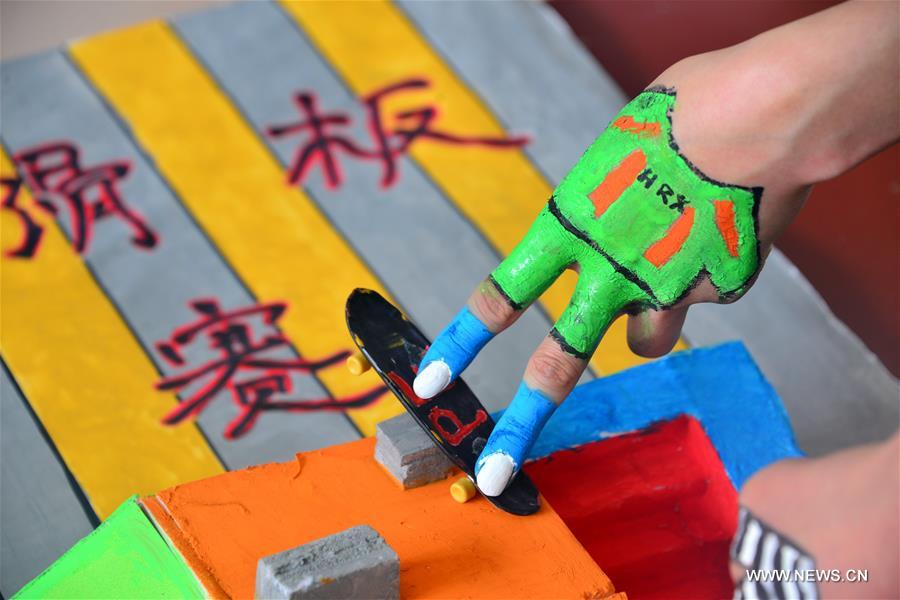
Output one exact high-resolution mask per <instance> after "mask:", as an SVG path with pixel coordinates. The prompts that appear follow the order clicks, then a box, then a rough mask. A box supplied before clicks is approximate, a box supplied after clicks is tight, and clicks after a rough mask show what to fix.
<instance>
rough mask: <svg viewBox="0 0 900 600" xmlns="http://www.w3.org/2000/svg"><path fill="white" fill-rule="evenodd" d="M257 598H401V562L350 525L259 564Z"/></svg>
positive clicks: (371, 534)
mask: <svg viewBox="0 0 900 600" xmlns="http://www.w3.org/2000/svg"><path fill="white" fill-rule="evenodd" d="M256 597H257V598H263V599H265V600H287V599H290V600H301V599H302V600H307V599H312V598H348V599H349V598H365V599H367V600H374V599H379V600H380V599H387V598H399V597H400V560H399V559H398V558H397V553H396V552H394V550H393V549H392V548H391V547H390V546H388V544H387V542H386V541H385V540H384V538H383V537H381V535H379V533H378V532H377V531H375V530H374V529H372V528H371V527H369V526H368V525H359V526H357V527H351V528H350V529H347V530H345V531H342V532H340V533H336V534H334V535H330V536H328V537H324V538H321V539H318V540H315V541H313V542H310V543H308V544H304V545H303V546H298V547H297V548H292V549H290V550H285V551H284V552H279V553H277V554H273V555H271V556H266V557H264V558H261V559H260V560H259V563H258V564H257V567H256Z"/></svg>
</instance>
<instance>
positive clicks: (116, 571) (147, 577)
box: [15, 497, 206, 600]
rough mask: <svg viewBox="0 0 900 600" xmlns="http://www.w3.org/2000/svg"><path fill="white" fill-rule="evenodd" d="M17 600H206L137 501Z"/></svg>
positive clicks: (119, 510)
mask: <svg viewBox="0 0 900 600" xmlns="http://www.w3.org/2000/svg"><path fill="white" fill-rule="evenodd" d="M15 597H16V598H22V599H25V598H72V599H76V598H83V599H85V600H97V599H100V598H110V599H111V600H112V599H116V600H118V599H121V598H181V599H189V598H197V599H200V598H205V597H206V595H205V594H204V591H203V588H202V587H201V586H200V584H199V582H198V580H197V578H196V577H194V574H193V573H192V572H191V570H190V568H189V567H188V566H187V565H186V564H185V563H184V561H183V560H182V559H181V556H180V555H179V554H178V553H177V552H175V551H173V550H172V548H170V547H169V545H168V544H167V543H166V542H165V540H163V538H162V537H161V536H160V533H159V532H158V531H157V530H156V528H155V527H154V525H153V523H152V522H151V521H150V520H149V519H148V518H147V516H146V515H145V514H144V511H143V510H142V509H141V507H140V505H139V504H138V501H137V498H136V497H135V498H131V499H129V500H127V501H126V502H124V503H123V504H122V505H121V506H120V507H119V508H117V509H116V510H115V512H113V513H112V514H111V515H110V517H109V519H107V520H106V521H105V522H104V523H103V524H102V525H100V527H98V528H97V529H96V530H95V531H93V532H92V533H91V534H90V535H88V536H87V537H85V538H84V539H83V540H81V541H80V542H78V543H77V544H76V545H75V546H74V547H73V548H72V549H71V550H69V551H68V552H67V553H66V554H65V555H64V556H63V557H62V558H61V559H60V560H58V561H56V562H55V563H54V564H53V565H52V566H51V567H49V568H48V569H47V570H45V571H44V572H43V573H41V574H40V575H39V576H38V577H36V578H35V579H34V580H32V581H31V583H29V584H28V585H26V586H25V587H24V588H22V590H20V591H19V592H18V593H17V594H16V596H15Z"/></svg>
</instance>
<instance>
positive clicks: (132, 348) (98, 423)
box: [0, 151, 223, 519]
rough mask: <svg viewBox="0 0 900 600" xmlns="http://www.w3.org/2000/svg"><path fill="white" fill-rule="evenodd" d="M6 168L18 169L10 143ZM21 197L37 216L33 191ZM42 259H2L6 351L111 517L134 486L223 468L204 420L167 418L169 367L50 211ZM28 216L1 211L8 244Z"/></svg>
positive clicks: (171, 400) (0, 160)
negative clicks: (197, 423) (147, 349)
mask: <svg viewBox="0 0 900 600" xmlns="http://www.w3.org/2000/svg"><path fill="white" fill-rule="evenodd" d="M0 172H2V176H3V177H14V176H15V173H14V170H13V166H12V163H11V162H10V160H9V158H8V157H7V156H6V154H5V153H3V152H2V151H0ZM19 193H20V196H19V200H18V204H19V206H23V207H26V209H27V208H29V207H30V208H31V209H32V210H31V211H30V212H31V213H32V214H33V215H34V217H35V218H41V217H43V216H44V215H43V214H42V213H41V211H40V210H34V208H35V204H34V203H33V202H32V200H31V197H30V195H29V194H28V192H27V190H25V189H22V190H21V191H20V192H19ZM44 221H46V222H45V223H43V224H44V225H45V228H44V233H43V238H42V239H41V244H40V247H39V248H38V251H37V253H36V254H35V256H34V257H33V258H32V259H30V260H29V259H15V258H8V257H5V256H4V257H3V258H2V262H0V296H2V298H3V310H2V319H0V352H2V354H3V358H4V360H6V363H7V365H9V368H10V370H11V371H12V373H13V375H14V376H15V377H16V380H17V381H18V382H19V384H20V385H21V387H22V390H23V392H24V393H25V396H26V397H27V399H28V402H29V403H30V404H31V406H32V408H33V409H34V412H35V413H36V414H37V416H38V417H39V418H40V420H41V423H42V424H43V426H44V428H45V429H46V430H47V432H48V433H49V434H50V437H51V438H53V442H54V444H56V447H57V448H58V449H59V452H60V454H61V455H62V457H63V460H65V462H66V465H67V466H68V467H69V469H70V470H71V471H72V473H73V474H74V476H75V479H77V480H78V483H79V485H80V486H81V487H82V489H83V490H84V492H85V494H86V495H87V497H88V498H89V499H90V501H91V505H92V506H93V507H94V510H95V511H96V512H97V515H98V516H99V517H100V518H101V519H102V518H105V517H106V516H108V515H109V514H110V513H112V511H114V510H115V509H116V507H117V506H118V505H119V504H121V503H122V501H124V500H125V499H126V498H128V497H129V496H131V495H132V494H151V493H154V492H157V491H159V490H161V489H165V488H167V487H171V486H173V485H176V484H179V483H183V482H186V481H193V480H195V479H201V478H203V477H209V476H211V475H216V474H218V473H221V472H222V470H223V469H222V466H221V464H220V463H219V461H218V460H217V459H216V457H215V455H214V454H213V452H212V450H211V449H210V448H209V446H208V445H207V443H206V441H205V440H204V439H203V436H202V435H200V432H199V431H198V430H197V428H196V427H193V426H188V427H166V426H165V425H163V424H162V423H160V419H161V417H162V415H165V414H166V413H167V412H169V411H170V410H171V409H172V406H174V405H175V404H177V402H178V399H177V398H176V397H175V395H174V394H164V393H160V392H158V391H156V389H155V388H154V385H153V384H154V383H155V382H156V381H157V380H158V379H159V374H158V373H157V372H156V370H155V369H154V368H153V365H152V364H151V363H150V360H149V359H148V357H147V355H146V354H145V353H144V351H143V349H142V348H141V346H140V345H139V344H138V342H137V340H135V339H134V336H133V335H132V334H131V332H130V331H129V329H128V327H127V326H126V324H125V323H124V322H123V321H122V319H121V317H120V316H119V314H118V312H117V311H116V309H115V307H114V306H113V305H112V303H111V302H110V301H109V299H108V298H107V297H106V296H105V295H104V294H103V292H102V291H101V290H100V288H99V287H98V286H97V284H96V282H95V281H94V279H93V277H92V276H91V274H90V272H89V271H88V270H87V267H86V266H85V264H84V262H83V261H82V259H81V257H79V256H78V254H76V252H75V250H73V249H72V246H71V245H70V244H69V242H68V240H67V239H66V238H65V236H64V235H63V234H62V232H61V231H60V229H59V228H58V226H57V225H56V224H55V223H53V221H52V220H50V219H46V218H45V219H44ZM21 233H22V223H21V221H20V220H19V218H18V217H17V215H15V214H14V213H13V212H12V211H0V239H2V240H3V249H4V250H6V249H8V248H9V247H10V246H13V245H15V244H16V241H17V240H19V239H20V238H21Z"/></svg>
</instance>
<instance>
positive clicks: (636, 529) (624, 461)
mask: <svg viewBox="0 0 900 600" xmlns="http://www.w3.org/2000/svg"><path fill="white" fill-rule="evenodd" d="M525 470H526V471H527V472H528V474H529V475H531V477H532V478H533V479H534V480H535V482H536V483H537V485H538V486H539V487H540V489H541V492H542V493H543V494H544V496H545V497H546V498H547V500H548V501H549V502H550V503H551V504H552V505H553V507H554V508H555V509H556V511H557V512H558V513H559V515H560V517H562V519H563V521H565V523H566V525H568V526H569V529H571V530H572V533H573V534H575V537H577V538H578V541H580V542H581V543H582V544H583V545H584V547H585V549H586V550H587V551H588V552H590V554H591V556H592V557H593V558H594V560H595V561H597V564H601V565H603V568H604V569H605V570H606V573H607V574H608V575H609V577H610V579H612V581H613V583H614V584H615V585H616V588H617V589H620V590H623V591H624V592H625V593H627V594H628V597H629V598H631V599H632V600H641V599H649V598H660V599H663V598H665V599H675V598H684V599H690V600H699V599H701V598H708V599H710V600H713V599H715V598H728V597H730V596H731V595H732V593H733V584H732V583H731V576H730V574H729V572H728V548H729V545H730V544H731V538H732V536H733V535H734V530H735V527H736V526H737V506H738V496H737V492H736V491H735V489H734V487H732V485H731V482H730V481H729V480H728V477H727V475H726V472H725V469H723V468H722V462H721V460H720V459H719V456H718V455H717V454H716V450H715V448H714V447H713V445H712V443H711V442H710V441H709V438H708V437H707V436H706V435H705V434H704V432H703V428H702V426H701V425H700V423H699V422H698V421H697V420H696V419H694V418H693V417H687V416H683V417H679V418H677V419H675V420H673V421H669V422H665V423H661V424H657V425H655V426H652V427H650V428H648V429H646V430H641V431H639V432H635V433H629V434H625V435H622V436H618V437H614V438H610V439H606V440H603V441H598V442H592V443H589V444H585V445H583V446H579V447H578V448H575V449H572V450H560V451H558V452H556V453H554V454H552V455H550V456H548V457H546V458H542V459H540V460H538V461H536V462H533V463H530V464H529V465H527V466H526V468H525Z"/></svg>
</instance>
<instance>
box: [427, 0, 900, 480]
mask: <svg viewBox="0 0 900 600" xmlns="http://www.w3.org/2000/svg"><path fill="white" fill-rule="evenodd" d="M895 16H896V5H893V4H891V3H878V2H874V3H873V2H855V3H854V2H848V3H843V4H841V5H838V6H836V7H834V8H831V9H828V10H826V11H823V12H821V13H819V14H817V15H813V16H811V17H807V18H806V19H801V20H799V21H796V22H795V23H791V24H788V25H785V26H783V27H780V28H777V29H775V30H772V31H770V32H767V33H765V34H762V35H760V36H758V37H757V38H754V39H752V40H749V41H747V42H744V43H743V44H740V45H738V46H734V47H732V48H727V49H724V50H721V51H717V52H712V53H707V54H703V55H698V56H694V57H690V58H687V59H685V60H683V61H680V62H678V63H676V64H675V65H673V66H672V67H670V68H669V69H667V70H666V72H665V73H663V74H662V75H660V77H659V78H658V79H657V83H663V84H664V85H667V86H674V89H668V90H667V89H664V88H651V89H650V90H648V91H646V92H644V93H642V94H640V95H639V96H638V97H637V98H635V99H634V100H633V101H632V102H631V103H630V104H628V105H627V106H626V107H625V108H624V109H623V110H622V112H621V113H620V114H619V115H618V116H617V117H616V119H614V121H613V122H612V124H611V125H610V127H608V128H607V130H606V131H605V132H604V133H603V134H602V135H601V136H600V138H598V139H597V141H596V142H594V144H593V145H592V146H591V147H590V148H589V149H588V150H587V152H585V154H584V155H583V156H582V158H581V159H580V160H579V162H578V164H577V165H576V166H575V167H574V168H573V169H572V171H571V172H570V173H569V174H568V175H567V176H566V177H565V179H564V180H563V181H562V182H561V183H560V185H559V187H557V189H556V190H555V191H554V193H553V196H552V198H551V200H550V202H549V204H548V206H547V207H546V208H545V209H544V210H543V211H541V213H540V214H539V215H538V218H537V220H536V221H535V223H534V225H533V226H532V228H531V229H530V230H529V231H528V233H527V234H526V235H525V238H524V239H523V240H522V242H521V243H520V244H519V245H518V246H517V247H516V248H515V249H514V250H513V252H512V253H511V254H510V255H509V256H508V257H507V258H506V259H505V260H504V261H503V262H502V263H501V264H500V266H499V267H498V268H497V269H496V270H495V271H494V272H493V273H492V274H491V276H490V277H489V278H488V279H487V280H485V281H484V282H483V283H482V284H481V286H480V287H479V288H478V289H477V290H476V291H475V292H474V293H473V294H472V296H471V297H470V299H469V301H468V304H467V306H466V307H465V308H464V309H463V310H462V311H461V312H460V313H459V314H458V315H457V316H456V318H455V319H454V320H453V321H452V322H451V323H450V325H449V326H448V327H447V328H446V329H445V330H444V331H443V332H442V333H441V334H440V335H439V336H438V338H437V339H436V340H435V342H434V344H433V345H432V346H431V348H430V349H429V351H428V352H427V353H426V355H425V357H424V359H423V360H422V362H421V364H420V371H419V376H418V377H417V378H416V381H415V386H414V387H415V391H416V393H417V394H418V395H419V396H421V397H422V398H431V397H433V396H435V395H437V394H438V393H440V392H441V390H443V389H444V388H445V387H446V386H447V385H449V383H450V382H451V381H452V380H453V379H455V378H456V377H458V376H459V375H460V373H461V372H462V371H463V370H464V369H465V368H466V367H467V366H468V365H469V363H470V362H471V361H472V360H473V359H474V357H475V355H476V354H477V353H478V352H479V351H480V350H481V348H483V347H484V345H485V344H486V343H487V342H488V341H489V340H490V339H491V338H492V337H493V336H494V335H496V334H497V333H500V332H501V331H503V330H504V329H505V328H506V327H509V326H510V325H511V324H512V323H513V322H514V321H515V320H516V318H517V317H518V316H519V315H520V314H521V312H522V311H523V310H525V309H526V308H527V307H528V305H529V304H531V303H532V302H533V301H534V300H535V299H536V298H538V297H539V296H540V294H541V293H542V292H543V291H544V290H545V289H547V287H548V286H549V285H550V284H551V282H552V281H553V280H554V279H556V277H557V276H558V275H559V274H560V273H561V272H562V271H563V270H565V269H567V268H571V269H575V270H577V271H578V272H579V278H578V283H577V285H576V288H575V292H574V294H573V296H572V299H571V301H570V304H569V306H568V307H567V309H566V310H565V311H564V312H563V314H562V315H561V316H560V318H559V320H558V321H557V323H556V325H555V327H554V328H553V329H552V330H551V332H550V334H549V335H548V336H547V338H545V339H544V340H543V341H542V342H541V344H539V346H538V348H537V350H536V351H535V353H534V354H533V355H532V357H531V359H530V361H529V363H528V366H527V368H526V370H525V374H524V376H523V382H522V385H521V386H520V387H519V390H518V392H517V393H516V396H515V397H514V399H513V402H512V404H511V405H510V407H509V408H508V410H507V411H506V413H504V415H503V417H502V418H501V419H500V422H499V423H498V424H497V427H496V428H495V429H494V433H493V434H492V436H491V438H490V440H489V441H488V443H487V445H486V446H485V449H484V451H483V452H482V454H481V456H480V458H479V460H478V464H477V466H476V472H477V480H478V486H479V487H480V488H481V490H482V492H484V493H485V494H489V495H491V494H499V493H500V492H502V491H503V489H504V488H505V487H506V485H507V484H508V482H509V481H510V480H511V478H512V477H513V476H514V475H515V473H516V471H517V470H518V469H519V468H520V467H521V465H522V462H523V461H524V459H525V458H526V456H527V453H528V450H529V448H530V447H531V445H532V443H533V442H534V439H535V438H536V436H537V434H538V433H539V431H540V430H541V428H542V427H543V425H544V423H546V421H547V419H548V418H549V417H550V414H551V413H552V412H553V410H554V409H555V407H556V405H557V404H559V403H560V402H561V401H562V400H563V399H564V398H565V397H566V396H567V395H568V393H569V392H570V391H571V390H572V388H573V387H574V386H575V383H576V382H577V381H578V378H579V377H580V375H581V373H582V372H583V370H584V368H585V367H586V366H587V359H588V357H589V356H590V355H591V354H592V353H593V351H594V349H595V348H596V346H597V343H598V342H599V340H600V337H601V336H602V335H603V333H604V332H605V331H606V329H607V327H608V326H609V324H610V323H611V322H612V321H613V320H614V319H615V318H616V317H617V316H619V315H620V314H621V313H622V312H628V313H630V315H631V316H629V321H628V343H629V346H631V348H632V350H634V351H635V352H636V353H638V354H641V355H643V356H651V357H652V356H660V355H662V354H665V353H666V352H668V351H669V350H671V348H672V346H673V345H674V343H675V342H676V341H677V339H678V335H679V333H680V331H681V326H682V324H683V322H684V318H685V316H686V313H687V309H688V306H689V305H691V304H694V303H698V302H723V301H724V302H728V301H731V300H733V299H736V298H738V297H740V296H741V295H742V294H743V293H744V292H746V290H747V289H748V288H749V287H750V285H752V283H753V280H754V277H755V275H756V273H758V271H759V269H760V268H761V266H762V262H763V260H764V258H765V257H766V256H767V254H768V252H769V250H770V249H771V245H772V242H773V241H774V240H775V239H776V238H777V237H778V235H779V234H780V233H781V232H782V231H784V229H785V228H786V227H787V225H788V224H789V223H790V222H791V221H792V220H793V218H794V217H795V216H796V214H797V213H798V212H799V210H800V208H801V207H802V205H803V202H804V201H805V199H806V197H807V195H808V193H809V190H810V188H811V186H812V185H813V184H815V183H817V182H820V181H824V180H826V179H830V178H832V177H834V176H836V175H838V174H840V173H842V172H844V171H846V170H848V169H850V168H852V167H853V166H855V165H856V164H858V163H859V162H861V161H862V160H864V159H865V158H866V157H868V156H870V155H871V154H874V153H875V152H877V151H879V150H880V149H882V148H885V147H887V146H889V145H891V144H893V143H896V141H897V139H900V119H898V118H897V114H898V111H897V102H896V98H897V92H896V89H897V87H896V82H897V78H896V64H895V61H893V60H892V57H894V56H896V52H895V49H896V47H897V45H898V36H897V29H896V27H892V26H891V24H893V23H895V22H896V19H895ZM800 48H810V49H813V50H810V51H808V52H805V51H799V50H798V49H800ZM876 83H877V85H875V84H876ZM674 90H678V92H677V103H676V92H675V91H674ZM860 90H865V93H860ZM676 142H677V143H676ZM679 149H681V151H683V153H684V154H682V153H681V151H680V150H679ZM686 157H689V158H690V159H691V161H693V162H691V161H689V160H688V158H686ZM698 166H699V167H698ZM704 173H706V174H707V175H711V176H712V177H715V179H716V180H718V181H716V180H714V179H713V178H711V177H707V176H706V175H704ZM722 181H727V182H732V183H734V184H739V185H729V184H725V183H721V182H722ZM749 186H758V187H749ZM763 187H765V196H764V197H763Z"/></svg>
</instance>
